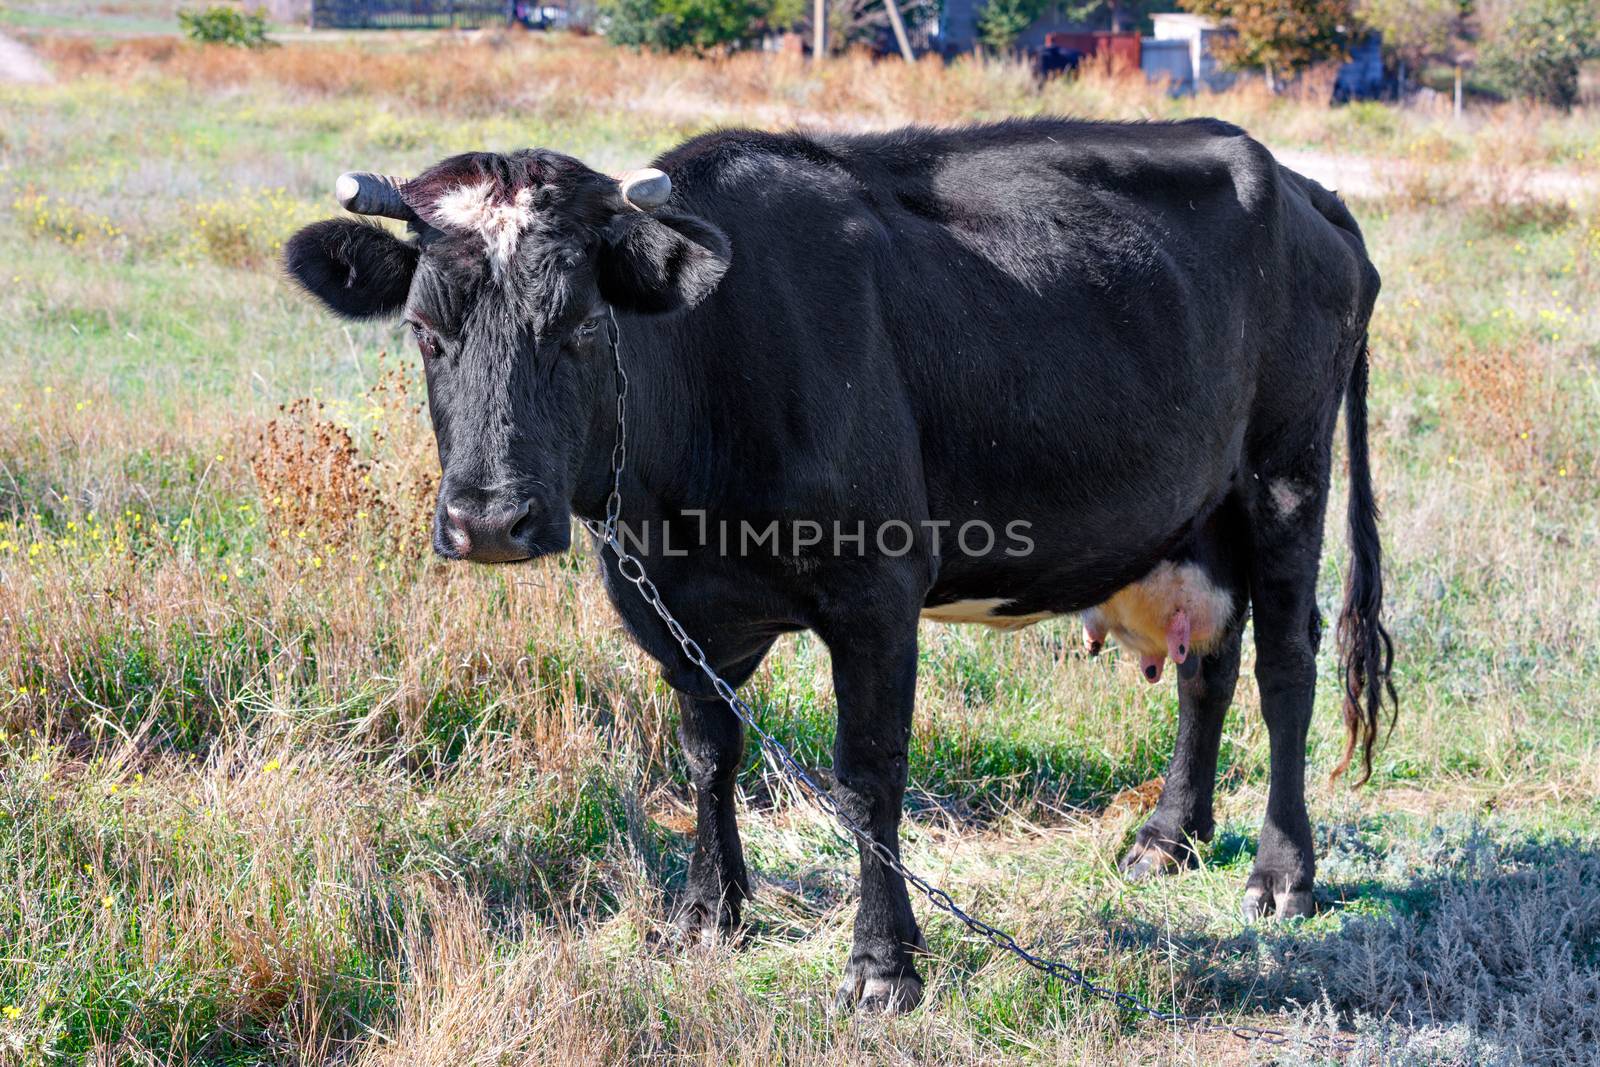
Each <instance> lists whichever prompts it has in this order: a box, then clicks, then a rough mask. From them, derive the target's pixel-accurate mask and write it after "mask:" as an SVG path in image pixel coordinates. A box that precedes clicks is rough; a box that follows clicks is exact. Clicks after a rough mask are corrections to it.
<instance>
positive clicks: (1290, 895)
mask: <svg viewBox="0 0 1600 1067" xmlns="http://www.w3.org/2000/svg"><path fill="white" fill-rule="evenodd" d="M1288 886H1289V879H1287V878H1285V877H1284V876H1282V875H1277V876H1274V875H1268V874H1260V873H1255V874H1252V875H1251V876H1250V881H1249V882H1247V883H1246V884H1245V889H1244V901H1243V903H1242V904H1241V905H1240V908H1239V911H1240V913H1241V914H1242V916H1243V917H1244V921H1245V922H1254V921H1256V920H1257V919H1264V918H1266V917H1267V916H1269V915H1276V916H1277V917H1278V918H1280V919H1300V918H1307V917H1309V916H1311V915H1313V914H1315V913H1316V910H1317V901H1316V898H1315V897H1313V896H1312V895H1311V890H1309V889H1290V888H1288Z"/></svg>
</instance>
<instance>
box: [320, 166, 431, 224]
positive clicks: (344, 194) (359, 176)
mask: <svg viewBox="0 0 1600 1067" xmlns="http://www.w3.org/2000/svg"><path fill="white" fill-rule="evenodd" d="M403 184H404V182H403V181H402V180H401V179H399V178H392V177H390V176H389V175H387V174H372V173H370V172H368V171H362V170H352V171H347V172H345V173H344V174H341V175H339V180H338V181H336V182H334V183H333V195H334V197H335V198H336V199H337V200H338V201H339V204H340V205H341V206H342V207H343V208H344V209H345V210H346V211H350V212H354V213H355V214H357V215H382V216H383V217H384V218H389V219H399V220H400V221H402V222H409V221H411V220H412V219H414V218H416V213H415V212H413V211H412V210H411V208H410V206H409V205H407V204H406V202H405V201H404V200H403V199H401V197H400V186H401V185H403Z"/></svg>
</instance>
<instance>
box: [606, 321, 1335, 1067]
mask: <svg viewBox="0 0 1600 1067" xmlns="http://www.w3.org/2000/svg"><path fill="white" fill-rule="evenodd" d="M607 332H608V334H609V337H610V341H611V354H612V358H613V360H614V361H615V364H616V377H617V432H616V439H615V443H614V444H613V446H612V449H611V492H610V495H609V496H608V497H607V498H606V509H605V519H604V521H602V522H596V521H595V520H593V519H580V520H579V521H581V522H582V523H583V525H584V527H585V528H586V529H587V530H588V531H589V532H590V533H591V534H593V535H594V537H595V538H596V539H597V540H598V541H600V542H601V544H603V545H604V546H605V547H607V548H610V549H611V551H612V552H613V553H614V554H615V555H616V557H617V573H618V574H620V575H622V577H623V578H625V579H627V580H628V581H629V582H630V583H632V584H633V586H634V587H635V588H637V589H638V591H639V595H640V596H641V597H643V598H644V602H645V603H646V604H649V605H650V607H652V608H653V609H655V613H656V615H657V616H659V617H660V619H661V621H662V622H663V623H664V624H665V625H666V627H667V632H668V633H669V634H671V635H672V639H673V640H674V641H676V642H677V643H678V646H679V647H680V648H681V649H682V650H683V654H684V656H685V657H687V658H688V660H689V662H690V663H692V664H694V665H695V666H696V667H698V668H699V669H700V671H701V673H702V674H704V675H705V676H706V679H707V680H708V681H710V683H711V687H712V688H713V689H714V690H716V693H717V696H719V697H721V698H722V700H723V701H724V702H725V703H726V704H727V705H728V708H729V710H731V711H732V712H733V714H734V717H735V718H737V719H738V720H739V721H740V722H741V723H743V724H744V726H745V728H746V729H748V730H749V731H750V732H751V733H752V734H754V735H755V737H756V740H757V742H758V743H759V744H760V747H761V751H762V753H763V754H764V755H765V756H766V758H767V759H769V760H771V761H772V762H773V763H774V764H775V765H776V766H777V767H778V768H779V769H780V770H781V771H782V772H783V773H784V774H786V775H788V777H789V778H790V779H791V780H792V781H793V782H794V783H795V784H796V785H797V786H799V787H800V790H801V791H802V792H803V793H804V794H805V795H806V796H807V797H809V798H810V799H811V801H812V803H814V804H815V805H816V806H817V807H819V808H821V809H822V810H823V811H825V812H827V813H828V814H829V815H831V816H832V817H833V819H834V821H835V822H837V823H838V824H839V825H840V826H842V827H843V828H844V829H845V830H847V831H848V832H849V834H850V836H852V837H854V838H855V839H856V842H857V844H858V845H860V847H861V848H863V849H866V850H867V851H868V852H870V853H871V854H872V855H873V857H874V858H876V859H877V861H878V862H879V863H881V864H883V865H884V866H885V867H888V868H889V869H890V870H892V871H894V872H895V873H896V874H898V875H899V876H900V877H902V878H904V879H905V880H906V882H907V883H908V884H910V885H911V886H912V887H914V888H915V889H916V890H917V892H919V893H921V894H922V895H923V896H924V897H926V898H927V900H928V902H929V903H930V904H932V905H933V906H934V907H935V908H937V909H938V910H940V911H942V912H944V913H945V914H946V915H949V916H950V917H951V918H953V919H955V920H956V921H957V922H959V923H961V925H963V926H965V927H966V928H967V929H968V930H970V931H971V932H972V933H974V934H976V935H978V936H979V937H981V938H982V939H984V940H985V941H987V942H989V944H991V945H993V946H994V947H995V948H997V949H1000V950H1002V951H1004V952H1008V953H1010V954H1011V955H1013V956H1015V957H1016V958H1018V959H1019V960H1021V961H1022V962H1023V963H1026V964H1027V965H1028V966H1030V967H1032V968H1034V969H1035V970H1038V971H1040V972H1042V973H1043V974H1045V975H1046V976H1048V977H1050V978H1055V979H1057V980H1058V981H1061V982H1065V983H1066V984H1068V985H1070V986H1074V987H1076V988H1077V989H1079V990H1081V991H1082V992H1084V993H1086V994H1088V995H1089V996H1091V997H1095V998H1097V999H1099V1000H1103V1001H1106V1002H1108V1003H1111V1004H1115V1005H1116V1006H1117V1007H1119V1008H1122V1009H1124V1010H1126V1011H1130V1012H1133V1013H1135V1014H1138V1015H1143V1016H1145V1017H1147V1018H1150V1019H1154V1020H1156V1021H1157V1022H1162V1023H1166V1024H1168V1025H1171V1026H1174V1027H1178V1028H1182V1029H1186V1030H1190V1031H1192V1032H1194V1033H1205V1034H1231V1035H1233V1036H1234V1037H1237V1038H1239V1039H1241V1040H1244V1041H1251V1042H1258V1043H1261V1044H1267V1045H1288V1044H1290V1043H1292V1042H1293V1041H1294V1038H1292V1037H1290V1036H1289V1035H1288V1034H1286V1033H1285V1032H1284V1031H1282V1030H1278V1029H1273V1028H1271V1027H1263V1026H1249V1025H1245V1024H1240V1023H1228V1022H1219V1021H1217V1020H1216V1019H1214V1018H1213V1017H1211V1016H1208V1015H1194V1014H1186V1013H1184V1012H1177V1011H1164V1010H1162V1009H1160V1008H1156V1007H1152V1006H1151V1005H1150V1004H1149V1003H1148V1002H1146V1001H1145V1000H1144V999H1142V998H1141V997H1139V996H1138V995H1137V994H1134V993H1129V992H1127V991H1126V990H1121V989H1117V988H1115V987H1114V986H1106V985H1101V984H1099V983H1098V982H1096V981H1094V980H1093V979H1092V978H1090V977H1089V976H1088V975H1086V974H1085V973H1084V972H1083V971H1081V970H1079V969H1078V968H1076V967H1073V966H1072V965H1071V964H1069V963H1065V962H1063V961H1061V960H1054V959H1050V958H1049V957H1046V956H1040V955H1038V954H1036V953H1034V952H1032V951H1030V950H1029V949H1028V948H1027V947H1026V946H1024V945H1021V944H1019V943H1018V942H1017V939H1016V938H1014V937H1012V936H1011V935H1010V934H1008V933H1007V932H1006V931H1004V930H1002V929H1000V928H999V927H997V926H992V925H990V924H989V923H987V922H984V921H983V920H982V919H979V918H977V917H975V916H972V915H969V914H967V913H966V912H965V911H963V910H962V909H961V907H960V906H959V905H958V904H956V902H955V900H954V899H953V898H952V897H951V896H950V894H949V893H947V892H945V891H944V890H943V889H940V888H939V887H938V886H936V885H934V884H933V883H931V882H929V881H928V880H927V879H925V878H923V877H922V876H921V875H919V874H917V873H916V872H915V871H913V870H911V869H910V868H909V867H907V866H906V865H905V864H903V863H901V862H900V859H899V857H898V856H896V855H895V854H894V852H893V851H892V850H891V849H890V848H889V846H887V845H885V844H884V843H883V842H881V841H879V840H878V839H877V838H875V837H873V836H872V834H871V833H869V832H868V831H867V829H866V828H865V827H863V826H862V825H861V824H860V823H858V822H856V820H855V819H853V818H852V817H851V816H850V814H849V813H848V812H847V811H845V810H844V809H843V808H842V807H840V805H839V802H838V801H837V800H835V799H834V797H833V794H832V793H830V792H829V791H828V790H827V789H825V788H823V786H822V785H821V784H819V783H818V782H817V780H816V779H815V778H813V777H812V776H811V775H810V774H809V773H807V771H806V769H805V768H804V767H802V766H800V763H799V761H798V760H796V759H795V757H794V753H792V752H790V751H789V749H788V747H787V746H786V745H784V744H783V742H781V741H779V740H778V739H777V738H775V737H773V736H772V735H771V734H769V733H767V731H766V730H764V729H762V727H761V724H760V723H758V722H757V721H756V716H755V712H754V711H752V710H751V708H750V706H749V705H748V704H746V703H745V702H744V701H743V700H741V699H739V694H738V693H737V692H735V691H734V688H733V686H731V685H729V684H728V683H727V682H726V681H724V680H723V678H722V676H721V675H719V674H718V673H717V672H716V669H715V668H714V667H712V666H711V664H710V663H709V662H708V661H707V660H706V654H705V651H704V650H703V649H702V648H701V647H700V644H699V642H697V641H695V639H694V638H692V637H690V636H689V635H688V633H687V632H685V631H684V628H683V626H682V624H681V623H679V622H678V620H677V619H676V618H675V617H674V616H673V614H672V612H670V611H668V610H667V606H666V604H665V603H663V602H662V599H661V592H660V590H658V589H657V588H656V585H655V583H654V582H652V581H651V580H650V578H649V576H648V575H647V574H646V573H645V569H644V564H643V563H642V562H640V560H639V558H638V557H637V556H635V555H633V554H631V553H630V552H629V551H628V550H627V548H626V547H625V546H624V545H623V544H622V541H621V539H620V537H619V536H618V532H617V531H618V527H619V524H620V521H621V517H622V474H623V470H624V467H625V465H626V461H627V454H628V449H627V412H626V400H627V396H628V375H627V372H626V371H624V370H623V367H622V346H621V343H620V341H621V333H620V330H619V328H618V326H617V318H616V313H615V312H614V311H613V312H612V313H611V321H610V325H609V329H608V331H607ZM1304 1041H1305V1043H1306V1044H1307V1045H1310V1046H1311V1047H1312V1048H1315V1049H1320V1050H1323V1051H1328V1052H1351V1051H1354V1049H1355V1048H1356V1041H1355V1039H1354V1038H1353V1037H1347V1036H1343V1035H1329V1036H1322V1035H1313V1036H1310V1037H1307V1038H1305V1039H1304Z"/></svg>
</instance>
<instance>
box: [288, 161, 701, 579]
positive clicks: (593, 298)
mask: <svg viewBox="0 0 1600 1067" xmlns="http://www.w3.org/2000/svg"><path fill="white" fill-rule="evenodd" d="M671 192H672V183H671V181H670V180H669V179H668V177H667V176H666V175H665V174H663V173H661V172H660V171H656V170H646V171H636V172H633V173H631V174H629V175H625V176H623V178H621V179H620V180H619V179H617V178H611V177H607V176H606V175H603V174H599V173H597V172H595V171H593V170H590V169H589V168H588V167H586V166H584V165H583V164H582V163H580V162H578V161H577V160H575V159H572V158H569V157H567V156H563V155H560V154H558V153H555V152H548V151H542V150H528V151H524V152H517V153H514V154H512V155H496V154H491V153H476V154H471V155H462V156H455V157H453V158H451V159H447V160H445V161H444V162H443V163H440V164H438V165H437V166H435V167H433V168H432V169H430V170H428V171H427V172H426V173H424V174H422V175H421V176H420V177H417V178H413V179H411V180H409V181H407V180H400V179H394V178H386V177H381V176H378V175H374V174H346V175H344V176H343V177H341V178H340V179H339V182H338V186H337V189H336V193H337V195H338V198H339V201H340V203H342V204H343V205H344V206H345V207H346V208H348V209H349V210H350V211H352V212H355V213H356V214H360V215H381V216H386V217H388V218H393V219H400V220H403V221H404V222H406V223H407V224H408V229H409V231H410V239H409V240H402V239H401V238H399V237H397V236H395V235H393V234H391V233H390V232H389V231H388V230H385V229H383V228H381V227H379V226H377V225H375V224H373V223H369V222H363V221H360V220H358V219H352V218H341V219H328V220H326V221H324V222H318V223H314V224H313V225H311V226H307V227H306V228H305V229H303V230H301V231H300V232H299V233H297V234H295V236H294V237H293V239H291V240H290V242H289V244H288V248H287V250H286V254H285V258H286V261H287V265H288V269H289V272H290V274H292V275H293V276H294V278H295V279H296V280H297V281H298V282H299V283H300V285H302V286H303V287H304V288H305V289H306V290H307V291H308V292H310V293H311V294H312V295H313V296H315V297H317V298H318V299H319V300H321V301H322V302H323V303H324V304H326V305H327V306H328V308H330V309H331V310H333V311H334V312H336V313H338V314H340V315H344V316H347V317H350V318H371V317H374V316H389V315H403V316H404V318H405V321H406V322H407V323H408V324H409V326H410V328H411V332H412V333H413V335H414V336H415V337H416V340H417V346H418V347H419V348H420V349H421V352H422V360H423V368H424V373H425V375H426V377H427V382H428V408H429V412H430V413H431V415H432V417H433V431H434V437H435V440H436V442H437V444H438V447H439V466H440V469H441V471H442V474H443V477H442V478H441V480H440V483H439V502H438V507H437V509H436V512H435V515H434V536H433V543H434V549H435V551H437V552H438V553H439V554H440V555H442V556H445V557H447V558H452V559H471V560H477V561H480V562H500V561H508V560H517V559H529V558H532V557H534V556H539V555H543V554H545V553H547V552H556V551H561V550H562V549H565V548H566V547H567V543H568V538H569V522H568V516H569V514H570V512H571V511H572V510H573V507H574V496H575V494H576V493H579V492H580V491H586V492H592V491H593V489H594V487H587V488H585V487H582V486H580V474H581V473H582V472H584V471H585V470H587V469H589V468H590V467H592V466H593V464H592V463H591V462H590V457H592V456H600V457H602V462H601V469H606V468H608V467H609V456H610V453H611V435H612V432H613V428H614V426H615V415H614V412H615V404H614V403H613V402H612V401H611V399H610V391H611V390H612V389H613V388H614V376H613V369H612V360H611V356H610V344H609V331H608V328H607V327H608V323H609V316H608V309H609V308H615V309H616V310H617V311H619V312H625V313H632V314H644V315H659V314H666V313H669V312H673V311H676V310H678V309H680V308H686V307H692V306H693V305H694V304H696V303H698V302H699V301H700V300H702V299H704V298H705V297H706V295H707V294H709V293H710V292H711V291H712V290H713V289H714V288H715V287H716V285H717V283H718V281H720V280H721V278H722V275H723V273H724V272H725V271H726V270H727V268H728V257H729V250H728V241H727V238H726V237H725V236H724V235H723V233H722V232H721V231H720V230H718V229H717V228H716V227H715V226H713V225H712V224H711V223H709V222H707V221H705V220H704V219H700V218H697V217H695V216H693V215H689V214H685V213H683V212H680V211H675V210H673V209H672V208H671V206H670V199H671ZM606 488H607V487H606V486H600V487H599V492H600V494H601V496H602V498H603V496H604V492H605V489H606Z"/></svg>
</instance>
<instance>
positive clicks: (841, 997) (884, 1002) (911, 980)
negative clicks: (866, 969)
mask: <svg viewBox="0 0 1600 1067" xmlns="http://www.w3.org/2000/svg"><path fill="white" fill-rule="evenodd" d="M920 1003H922V979H920V978H918V977H917V976H916V975H915V974H902V975H895V976H892V977H889V978H866V977H860V976H854V975H852V974H851V973H850V972H849V971H847V972H846V973H845V979H844V984H843V985H842V986H840V987H839V992H838V994H837V995H836V996H835V997H834V998H833V1006H834V1009H835V1010H836V1011H839V1012H851V1011H854V1012H858V1013H860V1014H862V1015H900V1014H903V1013H905V1012H908V1011H910V1010H911V1009H912V1008H915V1007H916V1006H917V1005H918V1004H920Z"/></svg>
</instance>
